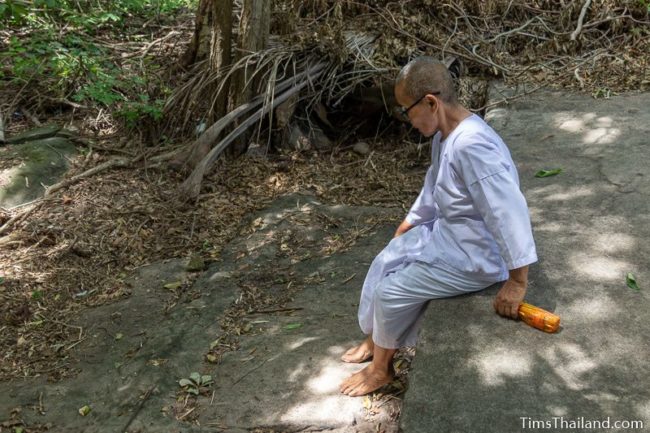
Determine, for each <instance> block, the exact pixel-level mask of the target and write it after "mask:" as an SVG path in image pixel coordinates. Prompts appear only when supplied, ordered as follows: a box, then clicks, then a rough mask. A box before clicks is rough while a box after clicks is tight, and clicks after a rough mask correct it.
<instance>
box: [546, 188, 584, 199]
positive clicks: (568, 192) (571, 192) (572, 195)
mask: <svg viewBox="0 0 650 433" xmlns="http://www.w3.org/2000/svg"><path fill="white" fill-rule="evenodd" d="M594 194H595V192H594V190H593V188H590V187H587V186H576V187H570V188H565V190H564V191H562V192H556V193H553V194H549V195H547V196H546V197H544V200H545V201H568V200H572V199H576V198H580V197H588V196H591V195H594Z"/></svg>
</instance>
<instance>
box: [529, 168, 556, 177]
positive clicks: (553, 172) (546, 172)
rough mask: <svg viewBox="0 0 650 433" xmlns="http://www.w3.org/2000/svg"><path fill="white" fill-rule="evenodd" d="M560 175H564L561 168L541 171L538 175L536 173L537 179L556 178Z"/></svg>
mask: <svg viewBox="0 0 650 433" xmlns="http://www.w3.org/2000/svg"><path fill="white" fill-rule="evenodd" d="M560 173H562V169H561V168H554V169H552V170H540V171H538V172H537V173H535V177H549V176H555V175H557V174H560Z"/></svg>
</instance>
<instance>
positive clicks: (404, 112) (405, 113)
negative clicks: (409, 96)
mask: <svg viewBox="0 0 650 433" xmlns="http://www.w3.org/2000/svg"><path fill="white" fill-rule="evenodd" d="M439 94H440V92H429V93H425V94H424V95H422V96H420V97H419V98H418V100H417V101H415V102H414V103H412V104H411V105H409V106H408V108H404V107H395V111H396V113H397V114H398V116H400V117H401V118H402V119H403V120H409V111H411V108H413V107H415V106H416V105H418V104H419V103H420V102H421V101H422V100H423V99H424V98H425V96H427V95H439Z"/></svg>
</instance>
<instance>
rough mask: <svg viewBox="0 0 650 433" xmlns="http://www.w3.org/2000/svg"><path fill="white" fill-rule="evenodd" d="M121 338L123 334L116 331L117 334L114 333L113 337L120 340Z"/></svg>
mask: <svg viewBox="0 0 650 433" xmlns="http://www.w3.org/2000/svg"><path fill="white" fill-rule="evenodd" d="M122 338H124V334H122V333H121V332H118V333H117V334H115V339H116V340H121V339H122Z"/></svg>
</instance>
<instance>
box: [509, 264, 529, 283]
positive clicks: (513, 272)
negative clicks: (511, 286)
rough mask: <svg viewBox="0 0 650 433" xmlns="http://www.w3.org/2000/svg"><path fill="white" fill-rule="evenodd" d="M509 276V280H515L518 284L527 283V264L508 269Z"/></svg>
mask: <svg viewBox="0 0 650 433" xmlns="http://www.w3.org/2000/svg"><path fill="white" fill-rule="evenodd" d="M509 273H510V276H509V278H508V279H509V280H512V281H515V282H517V283H520V284H527V283H528V265H526V266H522V267H521V268H517V269H510V271H509Z"/></svg>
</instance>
